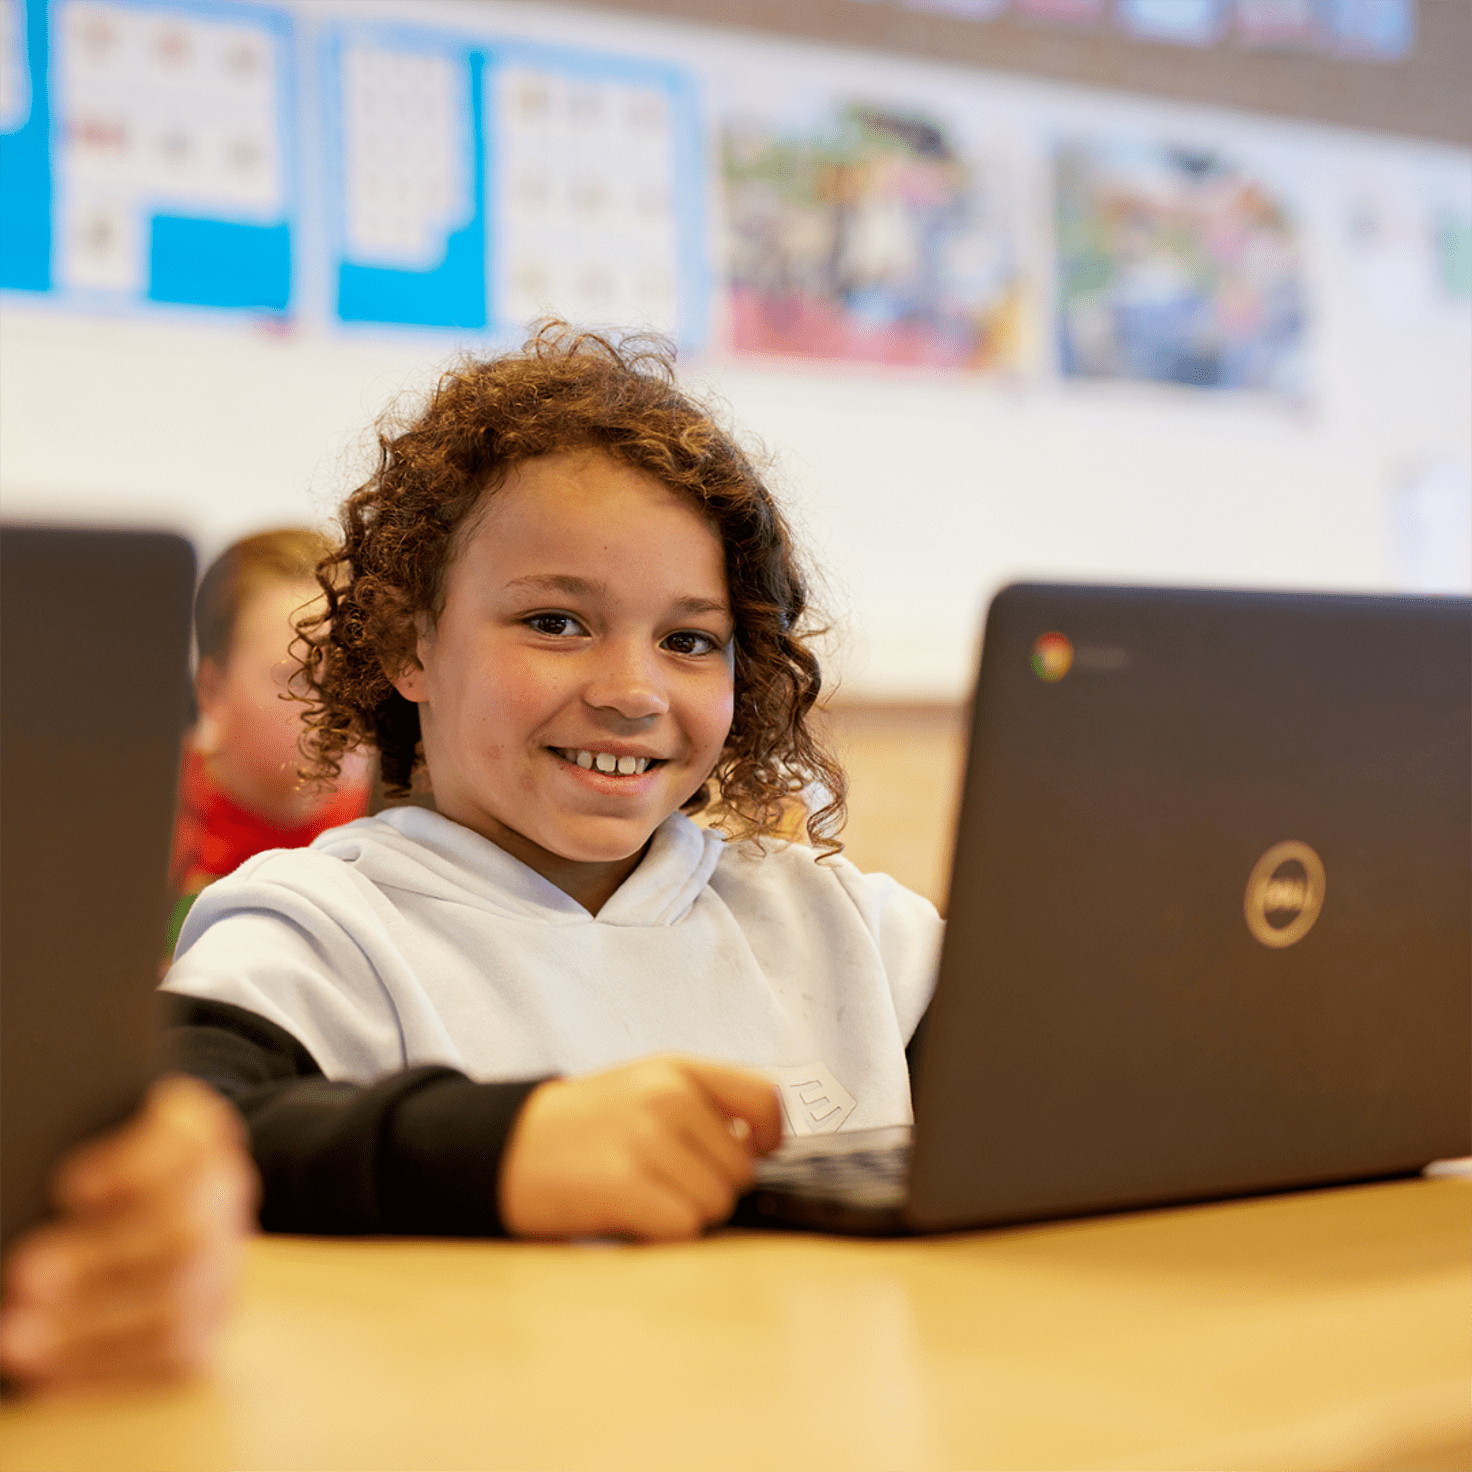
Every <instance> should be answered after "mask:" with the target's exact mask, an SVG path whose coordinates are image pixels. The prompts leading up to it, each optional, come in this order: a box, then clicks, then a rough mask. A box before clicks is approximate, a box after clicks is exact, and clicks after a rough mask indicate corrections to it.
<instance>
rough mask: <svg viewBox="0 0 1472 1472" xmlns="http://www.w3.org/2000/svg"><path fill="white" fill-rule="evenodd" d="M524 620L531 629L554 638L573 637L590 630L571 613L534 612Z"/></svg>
mask: <svg viewBox="0 0 1472 1472" xmlns="http://www.w3.org/2000/svg"><path fill="white" fill-rule="evenodd" d="M523 622H524V623H525V624H526V626H527V627H528V628H529V629H535V630H536V631H537V633H539V634H547V635H550V636H551V637H552V638H554V639H573V638H576V637H577V636H578V635H580V634H586V633H587V632H588V631H587V630H586V629H585V628H584V627H583V626H582V624H580V623H579V622H578V621H577V619H575V618H574V617H573V616H572V615H571V614H570V613H534V614H532V616H531V617H530V618H528V619H525V620H523Z"/></svg>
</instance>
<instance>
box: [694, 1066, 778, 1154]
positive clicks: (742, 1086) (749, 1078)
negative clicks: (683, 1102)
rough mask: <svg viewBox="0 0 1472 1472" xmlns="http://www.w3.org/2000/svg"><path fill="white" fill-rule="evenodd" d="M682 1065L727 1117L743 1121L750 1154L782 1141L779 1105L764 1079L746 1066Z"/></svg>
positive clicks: (773, 1147) (775, 1091)
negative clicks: (745, 1126) (748, 1133)
mask: <svg viewBox="0 0 1472 1472" xmlns="http://www.w3.org/2000/svg"><path fill="white" fill-rule="evenodd" d="M684 1067H685V1068H686V1069H687V1070H688V1071H689V1072H690V1075H691V1076H692V1077H693V1078H694V1079H695V1080H696V1081H697V1082H698V1083H699V1084H700V1086H701V1087H702V1088H703V1089H704V1090H705V1092H706V1093H707V1094H708V1095H709V1096H710V1098H711V1101H712V1103H713V1104H714V1105H715V1107H716V1108H717V1109H718V1110H719V1111H720V1112H721V1114H722V1115H723V1116H724V1117H725V1118H726V1119H727V1120H744V1121H745V1122H746V1125H747V1127H748V1129H749V1130H750V1136H749V1144H748V1147H747V1148H748V1149H749V1153H750V1154H752V1155H765V1154H767V1153H768V1152H769V1151H771V1150H775V1149H776V1148H777V1146H778V1145H780V1144H781V1143H782V1106H781V1104H780V1103H779V1102H778V1100H777V1090H776V1088H775V1087H774V1086H773V1085H772V1083H771V1082H770V1081H769V1080H768V1079H765V1078H763V1077H762V1075H761V1074H759V1073H753V1072H751V1071H750V1070H749V1069H745V1068H731V1067H728V1066H727V1065H726V1064H723V1063H706V1062H704V1061H702V1060H699V1059H689V1060H685V1061H684ZM728 1133H729V1130H728Z"/></svg>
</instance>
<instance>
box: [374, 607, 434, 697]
mask: <svg viewBox="0 0 1472 1472" xmlns="http://www.w3.org/2000/svg"><path fill="white" fill-rule="evenodd" d="M428 637H429V619H428V618H427V617H426V616H425V615H424V614H423V613H416V614H415V615H414V653H413V654H411V655H410V656H409V657H408V658H407V659H406V660H405V661H404V662H403V664H401V665H400V666H399V668H398V669H396V670H395V669H390V668H389V666H388V664H387V662H385V664H384V666H383V672H384V674H386V675H387V676H388V682H389V684H390V685H392V686H393V687H394V689H395V690H397V691H398V692H399V694H400V695H402V696H403V697H404V699H405V700H407V701H408V702H409V703H410V704H411V705H420V704H422V703H423V702H424V701H425V700H426V699H428V692H427V691H426V690H425V688H424V664H423V659H422V656H423V654H424V644H425V640H426V639H427V638H428Z"/></svg>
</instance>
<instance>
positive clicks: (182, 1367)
mask: <svg viewBox="0 0 1472 1472" xmlns="http://www.w3.org/2000/svg"><path fill="white" fill-rule="evenodd" d="M242 1136H243V1131H242V1130H241V1127H240V1120H239V1119H238V1117H237V1116H236V1115H235V1112H234V1111H233V1110H232V1109H231V1108H230V1107H229V1106H228V1105H227V1104H226V1103H225V1102H224V1100H222V1099H220V1098H219V1097H217V1096H216V1095H214V1094H213V1093H211V1091H210V1090H208V1089H206V1088H205V1087H204V1086H203V1085H202V1084H199V1083H197V1082H196V1081H195V1080H193V1079H186V1078H170V1079H164V1080H162V1081H161V1082H160V1083H158V1084H156V1085H155V1086H154V1088H153V1089H152V1090H151V1091H150V1092H149V1095H148V1098H147V1099H146V1101H145V1102H144V1105H143V1107H142V1108H141V1109H140V1110H139V1112H138V1113H137V1114H136V1115H135V1116H134V1117H133V1118H132V1119H131V1120H130V1121H129V1122H128V1123H127V1124H125V1125H123V1126H122V1127H121V1128H119V1129H117V1130H115V1131H113V1132H112V1133H111V1134H109V1135H106V1136H103V1137H101V1138H99V1139H97V1140H94V1141H91V1142H89V1143H88V1144H85V1145H83V1146H81V1147H80V1148H79V1149H77V1150H75V1151H74V1152H73V1153H72V1154H71V1155H70V1156H68V1157H67V1159H66V1160H65V1161H64V1162H63V1163H62V1165H61V1167H60V1169H59V1170H58V1171H57V1174H56V1177H55V1181H54V1196H55V1201H56V1205H57V1207H58V1216H57V1218H56V1220H55V1221H52V1222H48V1223H46V1224H45V1225H43V1226H40V1227H37V1228H36V1229H34V1230H33V1231H31V1232H28V1233H26V1234H25V1235H24V1236H23V1237H21V1238H20V1239H19V1240H18V1241H17V1242H16V1243H15V1245H14V1247H13V1248H12V1250H11V1252H10V1255H9V1257H8V1258H7V1260H6V1264H5V1293H4V1302H3V1312H0V1366H3V1368H4V1370H5V1372H6V1374H8V1375H11V1376H13V1377H14V1378H15V1379H16V1380H17V1381H19V1382H21V1383H22V1384H25V1385H29V1386H33V1387H36V1388H59V1387H63V1386H71V1385H77V1384H82V1383H88V1382H101V1381H114V1380H122V1379H128V1380H133V1379H158V1378H168V1377H172V1376H174V1375H178V1374H181V1373H183V1372H186V1371H188V1370H190V1369H193V1368H195V1367H197V1366H198V1365H199V1364H200V1363H201V1362H202V1361H203V1359H204V1358H205V1357H206V1355H207V1354H208V1352H209V1350H210V1348H211V1346H212V1344H213V1341H214V1337H215V1333H216V1331H217V1330H218V1328H219V1327H220V1324H221V1321H222V1319H223V1317H224V1312H225V1309H226V1308H227V1306H228V1304H229V1301H230V1298H231V1295H232V1292H233V1289H234V1286H235V1281H236V1278H237V1276H238V1271H239V1265H240V1253H241V1244H242V1242H243V1240H244V1237H245V1234H246V1232H247V1231H248V1230H249V1229H250V1226H251V1215H252V1209H253V1207H254V1204H255V1196H256V1182H255V1175H254V1172H253V1171H252V1170H251V1167H250V1161H249V1158H248V1157H247V1155H246V1152H245V1148H244V1140H243V1138H242Z"/></svg>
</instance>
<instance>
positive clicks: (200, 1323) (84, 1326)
mask: <svg viewBox="0 0 1472 1472" xmlns="http://www.w3.org/2000/svg"><path fill="white" fill-rule="evenodd" d="M229 1296H230V1295H229V1292H228V1286H227V1285H224V1284H222V1283H221V1282H220V1281H219V1279H218V1276H215V1277H209V1278H206V1279H203V1280H202V1279H201V1276H200V1275H199V1274H198V1273H195V1272H189V1273H181V1274H176V1275H175V1276H174V1278H173V1279H172V1280H166V1281H163V1282H155V1281H151V1280H149V1281H142V1280H140V1281H133V1282H129V1283H126V1284H116V1283H114V1284H112V1285H110V1286H109V1289H108V1291H106V1292H101V1293H92V1294H89V1295H83V1296H79V1297H76V1298H73V1299H72V1300H70V1301H69V1302H67V1303H66V1304H64V1305H46V1304H34V1303H21V1304H18V1305H16V1306H15V1307H13V1308H9V1309H7V1311H6V1313H5V1315H4V1317H3V1319H0V1363H3V1364H4V1367H5V1369H6V1371H7V1372H8V1373H10V1374H12V1375H14V1376H15V1377H16V1378H17V1379H19V1380H22V1381H25V1382H27V1383H29V1384H32V1385H36V1386H45V1385H67V1386H75V1385H80V1384H84V1383H88V1382H93V1381H102V1380H109V1381H114V1382H119V1381H130V1380H135V1379H154V1378H158V1377H161V1376H174V1375H179V1374H182V1373H185V1372H187V1371H189V1370H191V1369H193V1368H195V1367H196V1366H198V1365H199V1364H200V1363H202V1361H203V1359H204V1357H205V1354H206V1351H207V1349H208V1347H209V1344H210V1342H211V1340H212V1339H213V1337H214V1333H215V1331H216V1329H217V1328H218V1326H219V1324H220V1322H221V1320H222V1318H223V1317H224V1313H225V1310H226V1308H227V1306H228V1303H229Z"/></svg>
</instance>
